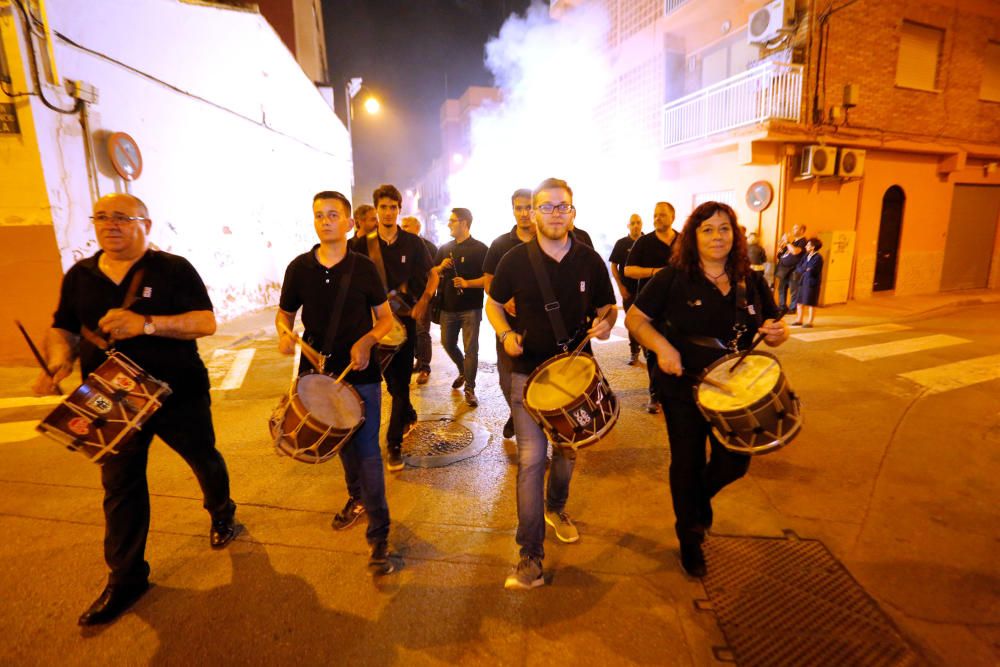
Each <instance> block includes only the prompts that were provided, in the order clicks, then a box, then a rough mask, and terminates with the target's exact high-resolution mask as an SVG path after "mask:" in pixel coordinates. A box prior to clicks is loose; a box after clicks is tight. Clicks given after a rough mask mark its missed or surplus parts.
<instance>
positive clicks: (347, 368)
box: [336, 364, 354, 384]
mask: <svg viewBox="0 0 1000 667" xmlns="http://www.w3.org/2000/svg"><path fill="white" fill-rule="evenodd" d="M352 368H354V364H347V367H346V368H344V372H343V373H341V374H340V377H338V378H337V379H336V382H337V384H340V381H341V380H343V379H344V376H345V375H347V374H348V373H349V372H350V371H351V369H352Z"/></svg>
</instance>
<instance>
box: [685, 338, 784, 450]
mask: <svg viewBox="0 0 1000 667" xmlns="http://www.w3.org/2000/svg"><path fill="white" fill-rule="evenodd" d="M739 356H740V355H739V354H730V355H726V356H725V357H722V358H721V359H719V360H717V361H716V362H715V363H713V364H712V365H711V366H709V367H708V368H706V369H705V373H704V377H706V378H708V379H709V380H712V381H714V383H716V384H719V385H722V386H721V387H720V386H713V385H711V384H708V383H707V382H701V383H699V384H698V385H696V386H695V388H694V393H695V401H696V402H697V403H698V409H699V410H701V413H702V414H703V415H704V416H705V419H707V420H708V421H709V423H710V424H711V425H712V431H713V433H715V437H717V438H718V439H719V441H720V442H722V444H723V445H725V446H726V448H727V449H729V450H731V451H734V452H738V453H740V454H750V455H752V454H766V453H768V452H772V451H774V450H776V449H780V448H781V447H784V446H785V445H787V444H788V443H790V442H791V441H792V440H793V439H794V438H795V436H796V435H798V434H799V431H800V430H801V428H802V416H801V414H800V412H799V398H798V396H796V395H795V393H794V392H793V391H792V388H791V386H789V384H788V379H787V378H786V377H785V374H784V373H783V372H782V371H781V364H780V363H778V359H777V357H775V356H774V355H771V354H768V353H766V352H752V353H750V354H748V355H747V357H746V359H744V360H743V363H742V364H740V366H739V367H738V368H737V369H736V371H735V372H732V373H730V371H729V369H730V367H732V365H733V364H735V363H736V360H737V359H739Z"/></svg>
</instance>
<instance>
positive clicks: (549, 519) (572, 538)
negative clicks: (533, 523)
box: [545, 510, 580, 544]
mask: <svg viewBox="0 0 1000 667" xmlns="http://www.w3.org/2000/svg"><path fill="white" fill-rule="evenodd" d="M545 523H547V524H549V525H550V526H552V528H553V529H555V531H556V537H558V538H559V541H560V542H565V543H566V544H572V543H573V542H576V541H577V540H579V539H580V531H579V530H577V529H576V524H574V523H573V519H571V518H569V514H566V512H550V511H549V510H545Z"/></svg>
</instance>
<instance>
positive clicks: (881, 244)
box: [872, 185, 906, 292]
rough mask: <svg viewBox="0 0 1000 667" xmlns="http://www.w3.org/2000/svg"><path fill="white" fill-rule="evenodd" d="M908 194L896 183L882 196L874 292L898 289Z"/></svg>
mask: <svg viewBox="0 0 1000 667" xmlns="http://www.w3.org/2000/svg"><path fill="white" fill-rule="evenodd" d="M905 204H906V195H905V194H904V193H903V188H901V187H899V186H898V185H894V186H892V187H891V188H889V189H888V190H886V191H885V194H884V195H883V196H882V220H881V222H879V226H878V252H877V254H876V255H875V281H874V282H873V284H872V291H873V292H884V291H886V290H891V289H896V266H897V265H898V264H899V237H900V235H901V234H902V231H903V207H904V205H905Z"/></svg>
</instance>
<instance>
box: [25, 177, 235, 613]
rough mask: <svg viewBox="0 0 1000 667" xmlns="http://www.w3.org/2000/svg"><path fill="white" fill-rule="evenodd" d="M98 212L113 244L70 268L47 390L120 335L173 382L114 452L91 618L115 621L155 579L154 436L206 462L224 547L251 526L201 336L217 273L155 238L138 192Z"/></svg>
mask: <svg viewBox="0 0 1000 667" xmlns="http://www.w3.org/2000/svg"><path fill="white" fill-rule="evenodd" d="M91 220H92V221H93V223H94V231H95V232H96V234H97V242H98V244H99V245H100V246H101V250H100V251H98V252H97V254H95V255H94V256H93V257H88V258H86V259H83V260H80V261H79V262H77V263H76V264H75V265H73V266H72V267H71V268H70V270H69V271H67V273H66V276H65V277H64V278H63V283H62V292H61V295H60V298H59V306H58V308H57V309H56V313H55V317H54V320H53V324H52V328H51V329H50V330H49V332H48V335H47V337H46V346H45V347H46V359H47V365H48V368H49V371H50V372H51V373H52V375H51V377H50V375H49V374H48V373H44V372H43V373H42V374H40V375H39V377H38V380H37V381H36V383H35V391H36V392H37V393H51V392H52V391H53V390H54V388H55V383H57V382H58V381H59V380H61V379H63V378H65V377H67V376H68V375H69V373H70V372H71V370H72V367H73V361H74V359H75V358H76V357H77V356H79V358H80V368H81V371H82V372H83V377H84V378H86V377H87V376H88V375H90V373H91V372H93V371H95V370H96V369H97V368H98V367H99V366H100V365H101V364H102V362H103V361H104V360H105V358H106V355H105V353H104V351H103V349H102V348H106V347H107V345H108V344H109V343H110V344H111V345H112V346H113V347H114V348H115V350H116V351H117V352H120V353H122V354H124V355H126V356H127V357H128V358H129V359H131V360H132V361H133V362H135V363H136V364H138V365H139V366H140V367H142V369H143V370H144V371H145V372H146V373H148V374H150V375H152V376H153V377H155V378H158V379H159V380H162V381H164V382H166V383H167V384H169V385H170V388H171V390H172V393H171V395H170V396H169V397H168V398H166V399H165V401H164V403H163V407H162V408H161V409H160V410H159V411H158V412H157V413H156V414H155V415H153V416H152V418H151V419H150V420H149V422H148V423H147V424H146V425H145V426H144V427H143V428H142V430H141V431H139V432H138V433H136V434H135V435H134V436H133V437H132V438H131V439H129V440H128V442H127V443H125V444H123V445H122V447H121V449H120V451H118V452H117V453H115V454H114V455H111V456H108V457H106V458H104V459H102V466H101V483H102V484H103V486H104V521H105V535H104V560H105V561H106V562H107V564H108V568H109V569H110V570H111V572H110V574H109V576H108V584H107V587H106V588H105V589H104V592H103V593H102V594H101V596H100V597H99V598H97V600H96V601H94V603H93V604H92V605H91V606H90V608H88V609H87V611H85V612H84V613H83V615H82V616H80V620H79V622H80V625H96V624H100V623H108V622H110V621H112V620H114V619H115V618H117V617H118V616H119V615H120V614H121V613H122V612H123V611H125V610H126V609H128V608H129V607H130V606H132V604H134V603H135V601H136V600H138V599H139V598H140V597H141V596H142V595H143V594H144V593H145V592H146V590H147V589H148V588H149V579H148V577H149V564H148V563H147V562H146V560H145V558H144V554H145V550H146V536H147V533H148V532H149V488H148V486H147V483H146V461H147V457H148V453H149V444H150V441H151V440H152V439H153V436H154V435H158V436H160V438H161V439H162V440H163V441H164V442H166V443H167V445H169V446H170V448H171V449H173V450H174V451H176V452H177V453H178V454H180V455H181V456H182V457H183V458H184V460H185V461H186V462H187V464H188V465H189V466H191V468H192V470H194V473H195V476H196V477H197V478H198V483H199V484H200V485H201V490H202V493H203V494H204V507H205V509H206V510H208V512H209V514H210V515H211V517H212V527H211V531H210V543H211V546H212V548H216V549H218V548H221V547H224V546H225V545H226V544H228V543H229V542H230V541H231V540H232V539H233V538H234V537H235V536H236V535H237V533H238V530H239V527H238V526H237V524H236V523H235V522H234V514H235V512H236V504H235V503H234V502H233V501H232V499H230V497H229V473H228V472H227V470H226V463H225V461H224V460H223V458H222V455H221V454H220V453H219V451H218V450H217V449H216V448H215V431H214V429H213V426H212V413H211V410H210V405H211V399H210V397H209V383H208V372H207V371H206V370H205V366H204V364H203V363H202V361H201V358H200V357H199V356H198V347H197V344H196V343H195V339H197V338H201V337H202V336H208V335H211V334H212V333H214V332H215V315H214V314H213V312H212V302H211V301H210V300H209V297H208V292H207V290H206V289H205V284H204V283H203V282H202V280H201V278H200V277H199V275H198V273H197V271H195V269H194V267H192V266H191V264H190V263H189V262H188V261H187V260H186V259H184V258H183V257H179V256H177V255H172V254H170V253H166V252H161V251H158V250H153V249H151V248H150V247H149V241H148V238H147V237H148V234H149V231H150V228H151V227H152V224H153V223H152V220H150V218H149V212H148V211H147V209H146V205H145V204H143V203H142V201H140V200H139V199H138V198H136V197H133V196H132V195H128V194H111V195H106V196H104V197H102V198H101V199H99V200H98V201H97V203H96V204H94V215H93V216H92V217H91Z"/></svg>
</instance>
